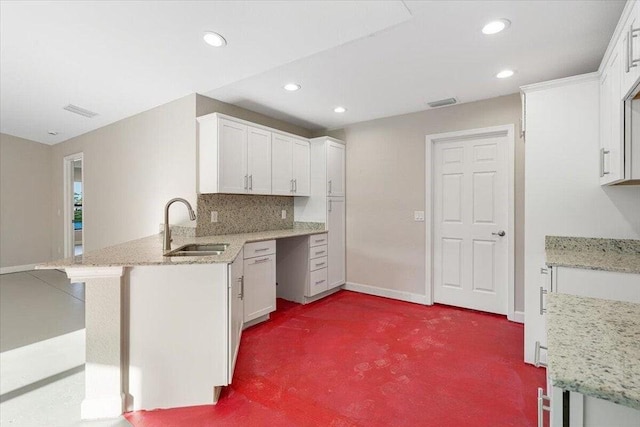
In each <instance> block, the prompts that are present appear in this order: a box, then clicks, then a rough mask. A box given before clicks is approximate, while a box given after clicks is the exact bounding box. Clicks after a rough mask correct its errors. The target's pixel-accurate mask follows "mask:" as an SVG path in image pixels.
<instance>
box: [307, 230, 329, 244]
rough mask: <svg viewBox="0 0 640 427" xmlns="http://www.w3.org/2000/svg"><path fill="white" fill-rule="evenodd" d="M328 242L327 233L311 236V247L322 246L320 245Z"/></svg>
mask: <svg viewBox="0 0 640 427" xmlns="http://www.w3.org/2000/svg"><path fill="white" fill-rule="evenodd" d="M327 242H328V240H327V233H324V234H314V235H312V236H310V237H309V246H310V247H314V246H320V245H326V244H327Z"/></svg>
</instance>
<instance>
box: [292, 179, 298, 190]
mask: <svg viewBox="0 0 640 427" xmlns="http://www.w3.org/2000/svg"><path fill="white" fill-rule="evenodd" d="M293 192H294V193H297V192H298V180H297V179H294V180H293Z"/></svg>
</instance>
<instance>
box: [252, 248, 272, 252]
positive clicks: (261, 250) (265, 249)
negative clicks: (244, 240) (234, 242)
mask: <svg viewBox="0 0 640 427" xmlns="http://www.w3.org/2000/svg"><path fill="white" fill-rule="evenodd" d="M268 250H269V248H260V249H254V252H264V251H268Z"/></svg>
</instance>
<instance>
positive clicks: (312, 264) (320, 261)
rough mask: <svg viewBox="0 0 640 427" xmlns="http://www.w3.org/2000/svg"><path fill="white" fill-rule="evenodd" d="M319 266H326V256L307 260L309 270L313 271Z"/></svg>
mask: <svg viewBox="0 0 640 427" xmlns="http://www.w3.org/2000/svg"><path fill="white" fill-rule="evenodd" d="M320 268H327V257H326V256H323V257H321V258H314V259H312V260H311V261H309V271H315V270H318V269H320Z"/></svg>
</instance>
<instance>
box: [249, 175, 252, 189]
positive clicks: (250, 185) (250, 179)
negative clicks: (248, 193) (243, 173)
mask: <svg viewBox="0 0 640 427" xmlns="http://www.w3.org/2000/svg"><path fill="white" fill-rule="evenodd" d="M249 190H253V175H249Z"/></svg>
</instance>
